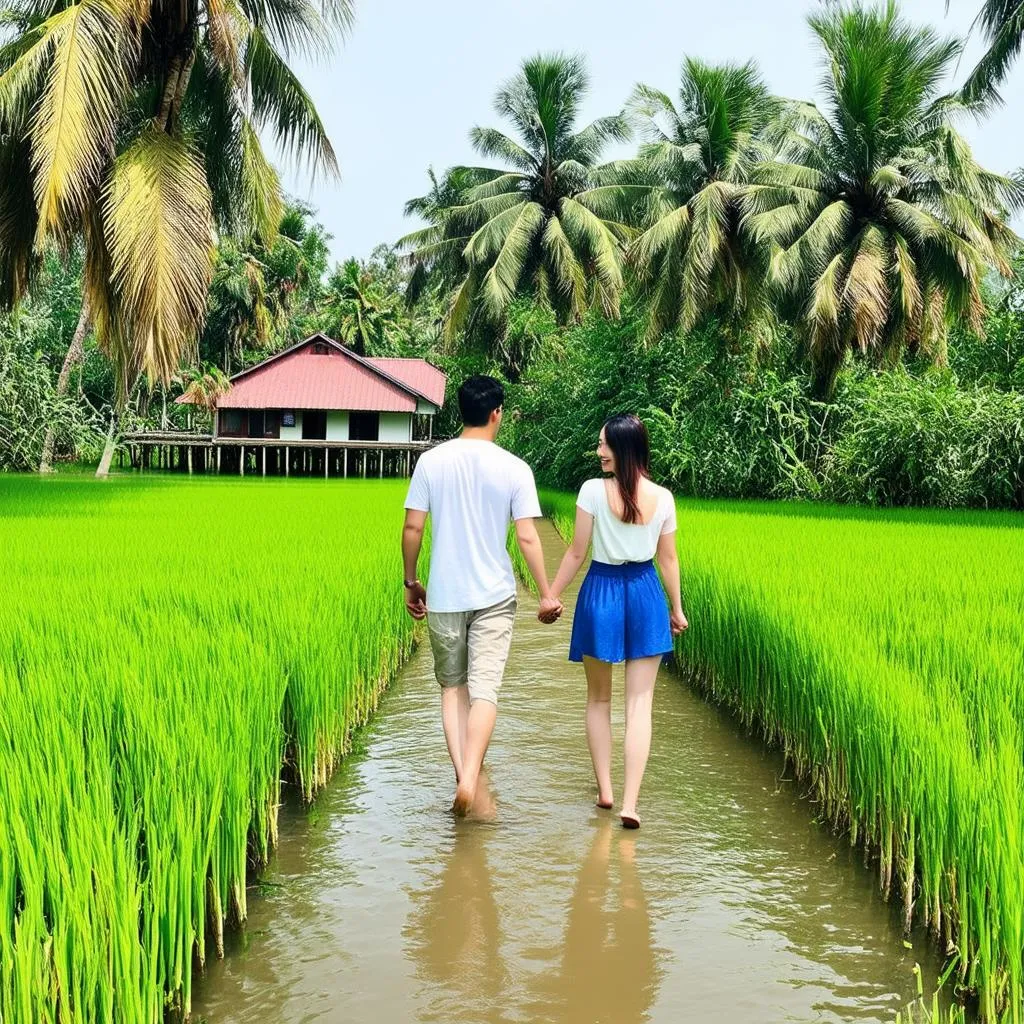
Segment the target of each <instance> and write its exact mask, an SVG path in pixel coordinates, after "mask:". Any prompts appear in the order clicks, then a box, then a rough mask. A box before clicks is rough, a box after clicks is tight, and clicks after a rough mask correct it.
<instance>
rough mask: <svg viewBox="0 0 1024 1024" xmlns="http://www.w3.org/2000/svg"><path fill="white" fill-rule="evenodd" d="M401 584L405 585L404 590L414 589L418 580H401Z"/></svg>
mask: <svg viewBox="0 0 1024 1024" xmlns="http://www.w3.org/2000/svg"><path fill="white" fill-rule="evenodd" d="M402 583H404V584H405V589H406V590H409V589H411V588H412V587H415V586H416V584H417V583H419V580H402Z"/></svg>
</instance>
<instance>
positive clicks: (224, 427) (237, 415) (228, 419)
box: [220, 409, 248, 437]
mask: <svg viewBox="0 0 1024 1024" xmlns="http://www.w3.org/2000/svg"><path fill="white" fill-rule="evenodd" d="M247 426H248V422H247V417H246V412H245V410H244V409H221V410H220V433H221V434H222V435H223V436H224V437H244V436H245V429H246V427H247Z"/></svg>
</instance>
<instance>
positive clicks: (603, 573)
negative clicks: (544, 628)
mask: <svg viewBox="0 0 1024 1024" xmlns="http://www.w3.org/2000/svg"><path fill="white" fill-rule="evenodd" d="M671 651H672V628H671V626H670V624H669V618H668V602H667V601H666V600H665V592H664V590H663V589H662V586H661V581H660V580H659V579H658V574H657V572H656V571H655V568H654V562H653V561H650V562H625V563H623V564H622V565H609V564H608V563H607V562H591V563H590V571H589V572H588V573H587V576H586V579H584V581H583V586H582V587H580V593H579V597H577V599H576V614H575V615H574V616H573V620H572V639H571V640H570V642H569V660H570V661H582V660H583V658H584V656H587V657H590V658H597V659H598V660H599V661H611V662H618V661H631V660H632V659H634V658H650V657H652V656H653V655H655V654H669V653H671Z"/></svg>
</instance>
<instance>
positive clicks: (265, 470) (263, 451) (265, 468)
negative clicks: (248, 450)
mask: <svg viewBox="0 0 1024 1024" xmlns="http://www.w3.org/2000/svg"><path fill="white" fill-rule="evenodd" d="M260 451H261V454H262V456H263V475H264V476H266V475H267V446H266V445H263V447H262V448H261V449H260Z"/></svg>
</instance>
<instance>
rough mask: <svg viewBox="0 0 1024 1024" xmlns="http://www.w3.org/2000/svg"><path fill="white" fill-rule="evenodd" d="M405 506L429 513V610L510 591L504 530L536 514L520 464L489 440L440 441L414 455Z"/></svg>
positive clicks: (473, 605)
mask: <svg viewBox="0 0 1024 1024" xmlns="http://www.w3.org/2000/svg"><path fill="white" fill-rule="evenodd" d="M405 507H406V508H411V509H418V510H419V511H421V512H429V513H430V580H429V581H428V584H427V609H428V611H432V612H469V611H478V610H479V609H481V608H490V607H491V605H495V604H500V603H501V602H502V601H507V600H508V599H509V598H510V597H512V595H513V594H515V592H516V578H515V575H514V574H513V572H512V561H511V559H510V558H509V556H508V548H507V547H506V544H507V541H508V526H509V523H510V522H512V521H513V520H515V519H539V518H540V516H541V510H540V499H539V498H538V497H537V487H536V484H535V483H534V481H533V472H532V471H531V469H530V467H529V466H528V465H527V464H526V463H525V462H523V460H522V459H518V458H516V456H514V455H513V454H512V453H511V452H507V451H505V449H504V448H499V447H498V446H497V445H496V444H493V443H492V442H491V441H481V440H477V439H476V438H464V437H457V438H454V439H453V440H451V441H445V442H444V444H439V445H438V446H437V447H436V448H431V449H430V450H429V451H425V452H424V453H423V454H422V455H421V456H420V459H419V461H418V462H417V463H416V469H415V470H414V471H413V474H412V480H411V481H410V483H409V494H408V496H407V497H406V499H405Z"/></svg>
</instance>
